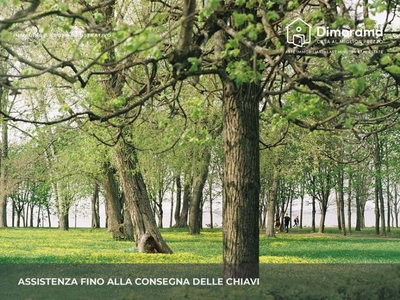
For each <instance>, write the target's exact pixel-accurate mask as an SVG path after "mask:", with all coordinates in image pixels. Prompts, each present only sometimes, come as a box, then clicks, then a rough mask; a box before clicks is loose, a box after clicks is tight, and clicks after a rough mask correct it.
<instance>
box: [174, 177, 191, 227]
mask: <svg viewBox="0 0 400 300" xmlns="http://www.w3.org/2000/svg"><path fill="white" fill-rule="evenodd" d="M191 181H192V179H191V178H190V176H189V175H188V174H185V182H184V183H183V202H182V206H181V207H182V208H181V211H180V214H179V220H178V223H176V224H175V225H174V227H175V228H186V227H188V223H187V221H188V213H189V205H190V199H191V193H190V190H191V186H192V182H191Z"/></svg>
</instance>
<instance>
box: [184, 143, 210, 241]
mask: <svg viewBox="0 0 400 300" xmlns="http://www.w3.org/2000/svg"><path fill="white" fill-rule="evenodd" d="M201 159H202V162H200V169H199V172H198V174H197V176H196V177H195V178H194V179H193V197H192V201H191V202H190V208H189V234H200V229H201V219H202V218H201V215H200V214H201V201H202V199H203V189H204V185H205V184H206V181H207V175H208V168H209V165H210V161H211V152H210V149H205V150H204V152H203V153H202V155H201Z"/></svg>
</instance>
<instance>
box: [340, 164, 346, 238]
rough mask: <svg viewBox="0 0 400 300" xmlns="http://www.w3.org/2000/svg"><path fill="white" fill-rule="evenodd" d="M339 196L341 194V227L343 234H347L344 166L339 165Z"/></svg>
mask: <svg viewBox="0 0 400 300" xmlns="http://www.w3.org/2000/svg"><path fill="white" fill-rule="evenodd" d="M338 196H339V210H340V227H341V231H342V234H343V235H346V221H345V220H346V219H345V215H344V167H343V165H340V166H339V185H338Z"/></svg>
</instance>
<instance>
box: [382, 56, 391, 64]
mask: <svg viewBox="0 0 400 300" xmlns="http://www.w3.org/2000/svg"><path fill="white" fill-rule="evenodd" d="M392 62H393V61H392V58H391V57H390V55H384V56H383V57H382V58H381V64H382V65H389V64H391V63H392Z"/></svg>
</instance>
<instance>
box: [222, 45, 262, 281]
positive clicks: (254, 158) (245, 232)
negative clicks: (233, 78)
mask: <svg viewBox="0 0 400 300" xmlns="http://www.w3.org/2000/svg"><path fill="white" fill-rule="evenodd" d="M244 52H245V51H244ZM243 55H244V54H243ZM224 92H225V94H224V99H223V141H224V179H223V249H224V251H223V262H224V277H225V278H230V277H233V278H258V277H259V227H258V209H259V193H260V169H259V167H260V153H259V144H258V143H259V110H258V109H259V108H258V105H259V100H260V99H259V92H260V87H259V86H258V85H257V84H255V83H244V84H242V85H241V86H235V84H234V83H233V82H226V83H225V88H224Z"/></svg>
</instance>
